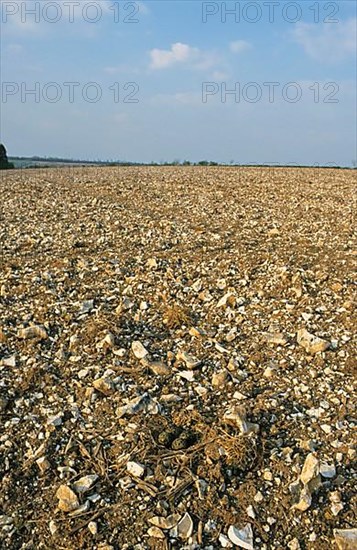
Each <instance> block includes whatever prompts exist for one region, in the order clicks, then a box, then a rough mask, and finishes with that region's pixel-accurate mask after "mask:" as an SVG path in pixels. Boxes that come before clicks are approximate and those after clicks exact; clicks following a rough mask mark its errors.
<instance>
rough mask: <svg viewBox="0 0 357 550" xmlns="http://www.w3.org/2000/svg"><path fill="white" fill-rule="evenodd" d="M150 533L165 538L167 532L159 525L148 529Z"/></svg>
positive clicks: (155, 537) (151, 535)
mask: <svg viewBox="0 0 357 550" xmlns="http://www.w3.org/2000/svg"><path fill="white" fill-rule="evenodd" d="M148 535H149V537H153V538H154V539H161V540H163V539H164V538H165V534H164V533H163V532H162V531H161V529H159V528H158V527H150V528H149V529H148Z"/></svg>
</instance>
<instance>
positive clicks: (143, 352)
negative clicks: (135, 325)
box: [131, 340, 149, 359]
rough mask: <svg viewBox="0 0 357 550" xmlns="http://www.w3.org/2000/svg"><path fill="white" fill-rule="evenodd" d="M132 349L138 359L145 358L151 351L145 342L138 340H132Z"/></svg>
mask: <svg viewBox="0 0 357 550" xmlns="http://www.w3.org/2000/svg"><path fill="white" fill-rule="evenodd" d="M131 349H132V351H133V354H134V355H135V357H136V358H137V359H144V357H146V356H147V355H148V353H149V352H148V350H147V349H146V348H145V347H144V346H143V344H142V343H141V342H139V341H138V340H135V341H134V342H132V344H131Z"/></svg>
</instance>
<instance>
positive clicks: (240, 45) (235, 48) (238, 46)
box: [229, 40, 252, 53]
mask: <svg viewBox="0 0 357 550" xmlns="http://www.w3.org/2000/svg"><path fill="white" fill-rule="evenodd" d="M251 47H252V45H251V44H250V42H247V41H246V40H235V41H234V42H231V43H230V44H229V49H230V50H231V52H233V53H242V52H245V51H246V50H249V49H250V48H251Z"/></svg>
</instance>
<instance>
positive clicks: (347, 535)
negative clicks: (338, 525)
mask: <svg viewBox="0 0 357 550" xmlns="http://www.w3.org/2000/svg"><path fill="white" fill-rule="evenodd" d="M333 534H334V537H335V542H336V544H337V548H338V550H356V548H357V529H334V531H333Z"/></svg>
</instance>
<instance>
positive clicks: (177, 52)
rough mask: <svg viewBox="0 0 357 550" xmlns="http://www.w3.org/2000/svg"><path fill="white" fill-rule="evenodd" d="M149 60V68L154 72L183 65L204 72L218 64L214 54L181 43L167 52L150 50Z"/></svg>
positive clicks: (218, 60)
mask: <svg viewBox="0 0 357 550" xmlns="http://www.w3.org/2000/svg"><path fill="white" fill-rule="evenodd" d="M150 60H151V61H150V68H151V69H155V70H160V69H168V68H170V67H173V66H174V65H185V66H188V67H190V68H193V69H197V70H201V71H204V70H207V69H210V68H211V67H213V66H214V65H216V64H218V63H220V58H219V56H218V55H217V54H216V53H215V52H206V51H202V50H200V49H199V48H194V47H192V46H189V45H188V44H183V43H182V42H175V44H172V45H171V48H170V49H169V50H159V49H157V48H155V49H153V50H151V51H150Z"/></svg>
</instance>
